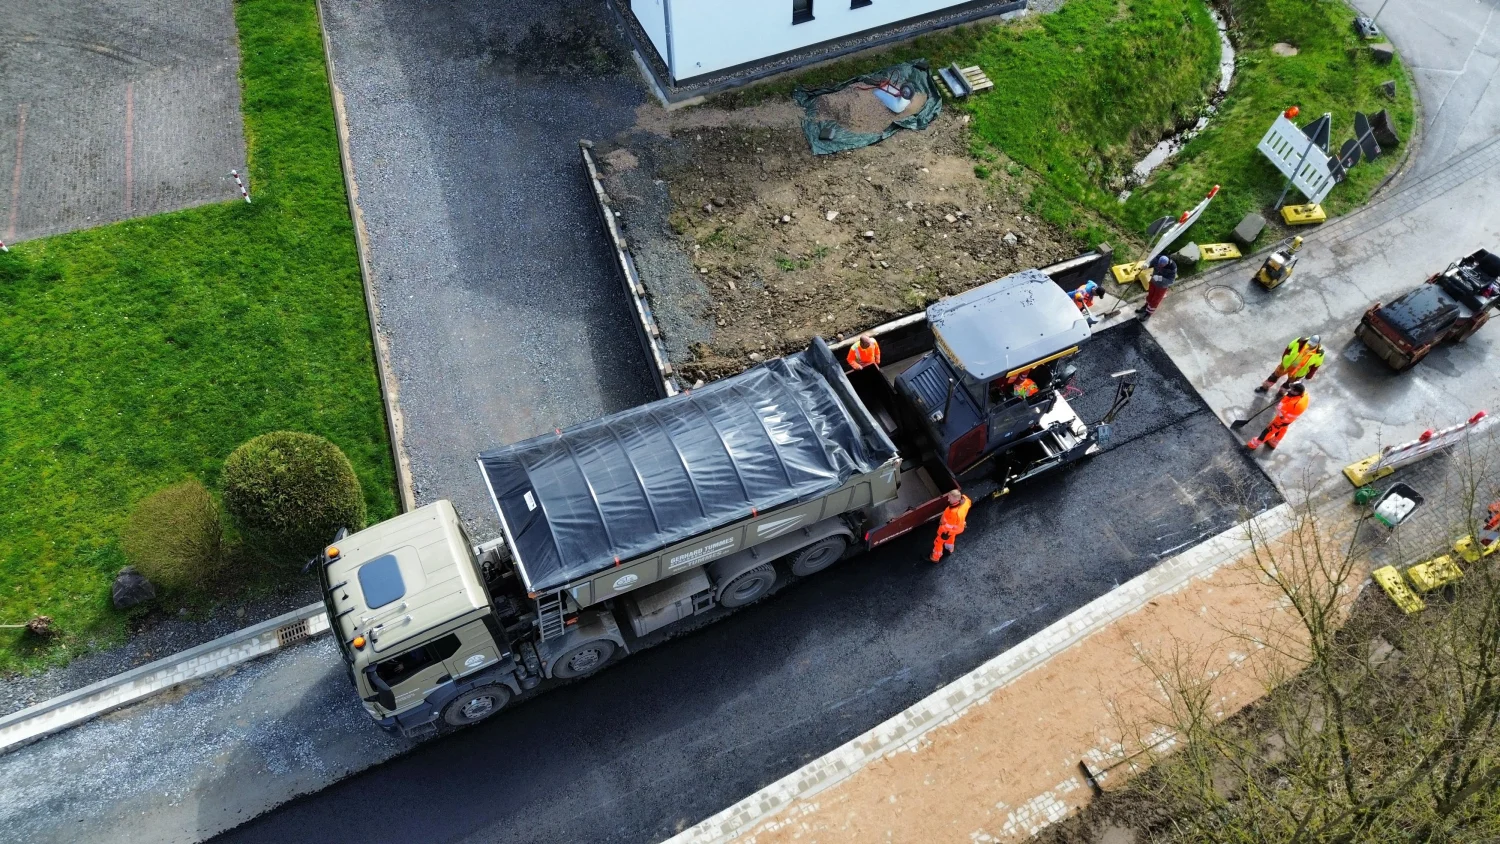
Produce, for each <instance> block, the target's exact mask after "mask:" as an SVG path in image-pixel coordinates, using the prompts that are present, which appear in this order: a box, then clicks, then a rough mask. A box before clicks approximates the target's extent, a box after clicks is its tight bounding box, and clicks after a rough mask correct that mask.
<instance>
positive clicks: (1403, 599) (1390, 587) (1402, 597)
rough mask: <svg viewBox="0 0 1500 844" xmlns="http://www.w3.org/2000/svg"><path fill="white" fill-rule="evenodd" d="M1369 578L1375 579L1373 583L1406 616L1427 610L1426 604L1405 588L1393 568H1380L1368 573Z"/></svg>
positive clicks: (1399, 575) (1403, 582) (1399, 573)
mask: <svg viewBox="0 0 1500 844" xmlns="http://www.w3.org/2000/svg"><path fill="white" fill-rule="evenodd" d="M1370 576H1371V577H1373V578H1375V582H1376V583H1378V584H1380V588H1381V589H1384V590H1385V594H1387V595H1389V596H1391V600H1392V601H1395V602H1396V606H1397V607H1400V609H1401V611H1402V612H1404V613H1406V614H1407V615H1411V614H1412V613H1417V612H1421V611H1422V610H1425V609H1427V604H1426V603H1425V602H1424V601H1423V600H1422V599H1421V598H1418V597H1417V596H1416V595H1414V594H1412V591H1411V590H1410V589H1407V588H1406V583H1405V581H1403V580H1402V579H1401V572H1399V571H1396V567H1395V566H1382V567H1380V568H1378V569H1376V570H1374V571H1372V572H1370Z"/></svg>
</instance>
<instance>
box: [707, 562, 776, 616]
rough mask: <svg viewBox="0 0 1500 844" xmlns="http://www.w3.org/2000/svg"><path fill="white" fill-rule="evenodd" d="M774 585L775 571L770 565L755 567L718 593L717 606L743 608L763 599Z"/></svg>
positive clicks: (730, 582)
mask: <svg viewBox="0 0 1500 844" xmlns="http://www.w3.org/2000/svg"><path fill="white" fill-rule="evenodd" d="M775 585H776V569H775V568H774V567H772V565H771V564H770V563H766V564H765V565H761V566H756V567H755V568H753V569H750V570H749V571H747V572H745V573H744V574H741V575H740V576H739V577H736V578H735V579H734V580H731V581H729V583H727V584H725V586H724V588H723V589H722V590H721V591H720V592H719V606H722V607H743V606H744V605H746V604H748V603H751V602H752V601H756V600H759V599H760V598H762V597H764V596H765V594H766V593H767V592H770V591H771V587H773V586H775Z"/></svg>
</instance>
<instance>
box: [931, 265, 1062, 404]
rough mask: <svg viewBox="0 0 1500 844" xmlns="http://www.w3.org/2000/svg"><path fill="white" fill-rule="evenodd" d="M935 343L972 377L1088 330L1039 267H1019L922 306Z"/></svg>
mask: <svg viewBox="0 0 1500 844" xmlns="http://www.w3.org/2000/svg"><path fill="white" fill-rule="evenodd" d="M927 321H928V323H929V324H930V325H931V326H932V333H933V336H934V337H935V338H936V341H937V347H938V349H939V350H941V351H942V353H943V356H944V357H946V358H948V361H949V363H952V364H953V366H954V367H955V368H956V369H958V370H959V371H960V372H962V373H964V374H965V375H967V376H968V377H970V378H973V379H974V380H976V381H990V380H993V379H995V378H998V377H1000V376H1002V375H1004V374H1005V373H1007V372H1010V371H1012V370H1014V369H1017V368H1019V367H1023V366H1025V365H1026V364H1028V363H1034V362H1036V361H1039V360H1042V359H1044V358H1047V357H1051V356H1052V355H1055V354H1057V353H1059V352H1063V351H1066V350H1068V349H1070V348H1072V347H1074V346H1076V345H1078V344H1079V343H1082V342H1083V341H1085V340H1087V339H1088V338H1089V336H1090V335H1091V334H1092V331H1091V329H1090V328H1089V323H1088V320H1087V319H1086V318H1085V317H1084V315H1083V313H1082V312H1081V311H1079V310H1078V306H1077V305H1075V304H1073V300H1072V298H1070V297H1069V296H1068V294H1067V293H1066V292H1064V291H1063V289H1062V288H1061V287H1058V286H1057V284H1056V283H1055V282H1053V281H1052V279H1050V278H1048V277H1047V276H1046V274H1044V273H1043V272H1042V271H1041V270H1022V271H1021V272H1018V273H1013V274H1011V275H1008V276H1006V277H1005V278H1002V279H998V280H996V281H992V282H990V283H989V284H985V285H982V286H980V287H976V288H974V289H973V290H969V291H967V292H964V293H960V294H958V295H957V296H950V297H949V298H947V299H943V300H942V301H940V302H937V303H935V304H933V305H932V306H931V307H929V308H928V309H927Z"/></svg>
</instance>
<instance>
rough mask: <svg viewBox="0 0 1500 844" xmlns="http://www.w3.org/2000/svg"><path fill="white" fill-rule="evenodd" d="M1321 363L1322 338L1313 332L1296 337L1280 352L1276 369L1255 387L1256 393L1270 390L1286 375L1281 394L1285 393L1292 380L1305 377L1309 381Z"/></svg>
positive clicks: (1316, 372)
mask: <svg viewBox="0 0 1500 844" xmlns="http://www.w3.org/2000/svg"><path fill="white" fill-rule="evenodd" d="M1322 365H1323V338H1321V337H1319V336H1318V335H1316V334H1314V335H1313V336H1311V337H1298V338H1297V339H1295V340H1293V341H1292V342H1290V343H1288V344H1286V351H1284V352H1282V353H1281V363H1278V364H1277V365H1276V371H1275V372H1272V373H1271V377H1270V378H1267V379H1266V380H1264V381H1262V382H1261V384H1260V386H1259V387H1256V388H1255V392H1257V393H1265V392H1270V390H1271V388H1272V387H1274V386H1276V382H1277V381H1279V380H1281V378H1282V376H1285V377H1286V384H1284V385H1282V388H1281V395H1286V390H1287V388H1288V387H1290V386H1292V382H1294V381H1301V380H1303V379H1306V380H1308V381H1311V380H1312V378H1313V376H1314V375H1317V374H1318V367H1320V366H1322Z"/></svg>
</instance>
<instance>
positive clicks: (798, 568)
mask: <svg viewBox="0 0 1500 844" xmlns="http://www.w3.org/2000/svg"><path fill="white" fill-rule="evenodd" d="M848 547H849V540H847V539H845V538H844V537H842V536H827V537H824V538H822V539H819V540H818V541H817V542H814V543H813V544H811V545H809V546H807V547H806V548H803V549H802V550H801V551H798V552H797V553H795V554H793V555H792V565H791V568H792V574H795V575H797V576H798V577H807V576H808V575H810V574H817V573H818V572H820V571H822V570H823V569H826V568H828V567H829V566H831V565H833V564H834V563H836V562H838V561H839V558H841V557H843V556H844V549H846V548H848Z"/></svg>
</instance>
